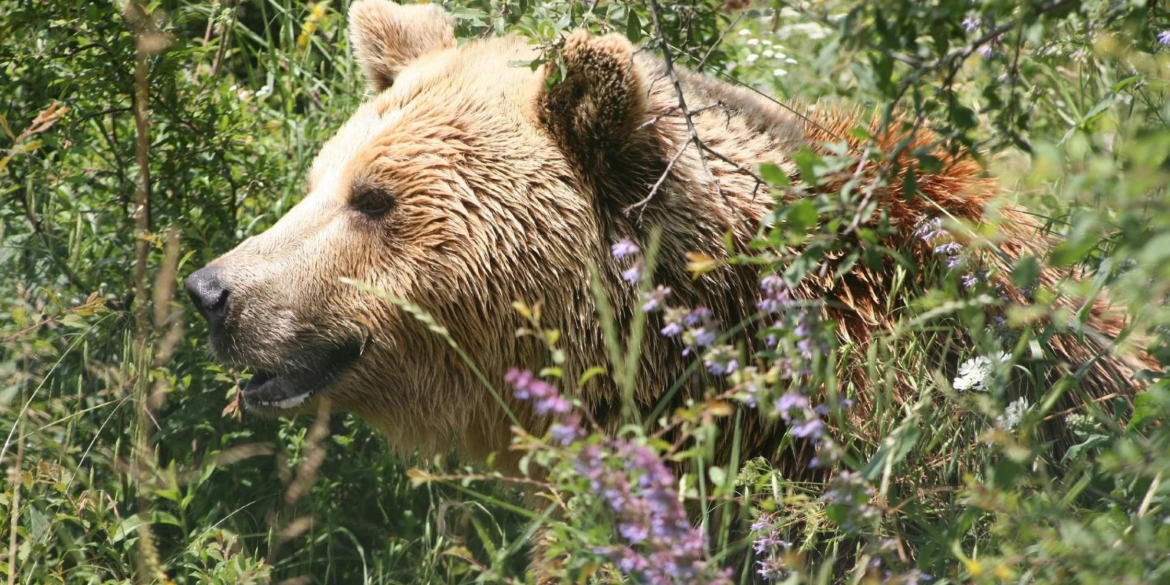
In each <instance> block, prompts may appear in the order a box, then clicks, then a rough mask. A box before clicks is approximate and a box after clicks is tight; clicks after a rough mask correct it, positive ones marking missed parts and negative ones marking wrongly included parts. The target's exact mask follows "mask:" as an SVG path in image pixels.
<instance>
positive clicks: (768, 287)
mask: <svg viewBox="0 0 1170 585" xmlns="http://www.w3.org/2000/svg"><path fill="white" fill-rule="evenodd" d="M760 289H761V290H763V294H762V295H760V301H759V302H757V303H756V306H757V307H759V309H760V310H761V311H763V312H765V313H777V312H780V311H782V310H784V309H788V308H791V307H792V306H793V302H792V291H790V290H789V288H788V283H786V282H784V279H783V278H781V277H780V275H778V274H769V275H768V276H765V277H764V278H761V279H760Z"/></svg>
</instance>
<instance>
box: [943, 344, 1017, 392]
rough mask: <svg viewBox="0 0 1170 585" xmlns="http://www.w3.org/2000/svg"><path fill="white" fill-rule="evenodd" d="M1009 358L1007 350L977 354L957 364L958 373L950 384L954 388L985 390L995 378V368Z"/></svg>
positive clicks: (962, 390)
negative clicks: (985, 354)
mask: <svg viewBox="0 0 1170 585" xmlns="http://www.w3.org/2000/svg"><path fill="white" fill-rule="evenodd" d="M1009 360H1011V355H1009V354H1008V353H1007V352H1003V351H1001V352H997V353H996V354H995V355H993V356H991V357H985V356H978V357H974V358H971V359H969V360H967V361H965V362H963V363H962V364H961V365H960V366H959V375H958V376H957V377H956V378H955V379H954V381H953V382H952V384H953V385H954V387H955V390H958V391H959V392H964V391H966V390H975V391H982V390H987V387H988V385H989V384H990V383H991V381H992V380H993V379H994V378H995V373H996V368H997V366H999V365H1001V364H1006V363H1008V361H1009Z"/></svg>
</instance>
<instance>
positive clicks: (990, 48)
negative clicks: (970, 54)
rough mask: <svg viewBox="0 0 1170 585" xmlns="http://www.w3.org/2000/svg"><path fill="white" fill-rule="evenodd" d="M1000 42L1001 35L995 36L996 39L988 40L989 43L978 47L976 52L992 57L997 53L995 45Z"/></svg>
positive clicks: (985, 56) (984, 56) (985, 57)
mask: <svg viewBox="0 0 1170 585" xmlns="http://www.w3.org/2000/svg"><path fill="white" fill-rule="evenodd" d="M998 44H999V37H995V38H994V39H991V41H990V42H988V43H987V44H985V45H983V46H982V47H979V49H977V50H976V51H975V52H977V53H979V54H980V55H981V56H982V57H983V58H984V59H987V58H990V57H991V56H992V55H994V54H995V47H996V45H998Z"/></svg>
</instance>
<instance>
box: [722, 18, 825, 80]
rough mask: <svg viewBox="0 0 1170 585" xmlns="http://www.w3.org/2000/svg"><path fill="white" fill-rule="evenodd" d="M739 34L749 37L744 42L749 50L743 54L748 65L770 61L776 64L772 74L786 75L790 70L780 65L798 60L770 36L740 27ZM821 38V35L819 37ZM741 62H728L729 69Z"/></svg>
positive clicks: (794, 62)
mask: <svg viewBox="0 0 1170 585" xmlns="http://www.w3.org/2000/svg"><path fill="white" fill-rule="evenodd" d="M739 36H741V37H749V38H748V39H747V40H746V41H745V42H744V44H745V45H747V52H746V54H744V56H743V60H744V62H746V63H747V64H748V65H758V64H763V63H769V64H772V65H774V66H775V68H774V69H772V75H775V76H776V77H784V76H785V75H788V70H786V69H784V67H781V66H780V65H782V64H783V65H796V64H797V60H796V59H794V58H792V57H790V56H789V55H787V54H785V53H784V49H783V47H781V46H780V44H779V43H776V42H774V41H773V40H772V39H771V38H769V37H768V36H760V37H756V36H754V35H753V34H752V31H751V30H750V29H746V28H743V29H740V30H739ZM818 38H820V37H818ZM738 66H739V64H738V63H737V62H735V61H730V62H728V63H727V69H728V70H732V69H735V68H736V67H738Z"/></svg>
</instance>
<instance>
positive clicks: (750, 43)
mask: <svg viewBox="0 0 1170 585" xmlns="http://www.w3.org/2000/svg"><path fill="white" fill-rule="evenodd" d="M747 44H748V46H749V47H754V46H756V45H758V44H760V39H748V41H747Z"/></svg>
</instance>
